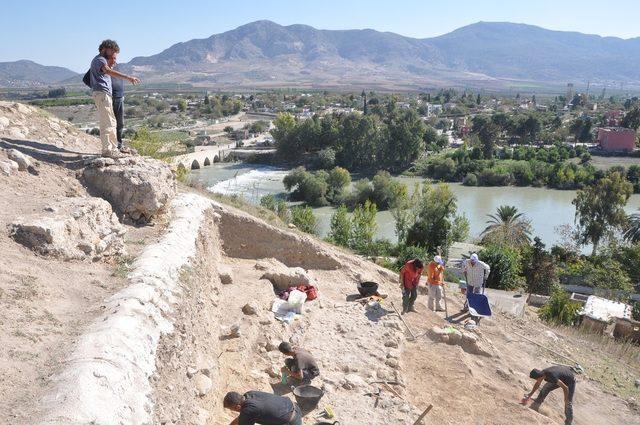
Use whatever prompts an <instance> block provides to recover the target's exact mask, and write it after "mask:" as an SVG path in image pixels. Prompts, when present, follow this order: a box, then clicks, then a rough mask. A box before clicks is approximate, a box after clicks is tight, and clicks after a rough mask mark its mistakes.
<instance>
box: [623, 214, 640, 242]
mask: <svg viewBox="0 0 640 425" xmlns="http://www.w3.org/2000/svg"><path fill="white" fill-rule="evenodd" d="M627 220H628V224H627V227H626V229H625V231H624V239H625V240H626V241H629V242H632V243H636V242H640V213H636V214H631V215H630V216H629V217H628V218H627Z"/></svg>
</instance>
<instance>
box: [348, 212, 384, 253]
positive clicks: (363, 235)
mask: <svg viewBox="0 0 640 425" xmlns="http://www.w3.org/2000/svg"><path fill="white" fill-rule="evenodd" d="M377 212H378V208H377V207H376V204H373V203H371V202H369V201H366V202H365V203H364V205H358V206H357V207H356V209H355V210H353V217H352V219H351V221H352V223H353V228H352V232H351V242H350V246H351V248H353V249H355V250H356V251H357V252H359V253H361V254H368V253H369V250H370V247H371V244H372V243H373V236H374V235H375V233H376V228H377V227H378V225H377V223H376V213H377Z"/></svg>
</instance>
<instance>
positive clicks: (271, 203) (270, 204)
mask: <svg viewBox="0 0 640 425" xmlns="http://www.w3.org/2000/svg"><path fill="white" fill-rule="evenodd" d="M260 205H261V206H262V207H263V208H266V209H268V210H269V211H273V212H276V210H277V204H276V197H275V196H273V195H271V194H269V195H265V196H263V197H262V198H260Z"/></svg>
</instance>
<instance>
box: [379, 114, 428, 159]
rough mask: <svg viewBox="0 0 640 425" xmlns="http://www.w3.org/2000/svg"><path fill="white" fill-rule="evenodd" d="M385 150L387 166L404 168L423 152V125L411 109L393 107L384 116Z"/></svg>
mask: <svg viewBox="0 0 640 425" xmlns="http://www.w3.org/2000/svg"><path fill="white" fill-rule="evenodd" d="M385 123H386V125H387V128H386V138H385V139H386V152H385V156H384V160H385V163H386V164H387V166H388V167H390V168H392V169H395V170H404V169H405V168H407V167H409V166H410V165H411V164H412V163H413V162H414V161H416V160H417V159H418V158H420V156H421V155H422V154H423V152H424V150H425V145H424V140H423V137H424V132H425V125H424V123H423V122H422V120H421V119H420V117H419V116H418V114H417V113H416V111H415V110H413V109H408V110H397V109H393V110H392V112H389V113H388V115H387V116H386V119H385Z"/></svg>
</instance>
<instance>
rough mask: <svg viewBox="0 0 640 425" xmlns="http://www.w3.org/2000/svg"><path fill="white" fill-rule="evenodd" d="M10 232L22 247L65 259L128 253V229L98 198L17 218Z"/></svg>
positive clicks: (71, 200) (61, 203) (64, 202)
mask: <svg viewBox="0 0 640 425" xmlns="http://www.w3.org/2000/svg"><path fill="white" fill-rule="evenodd" d="M9 230H10V233H11V236H12V237H13V238H14V239H15V240H16V241H17V242H19V243H21V244H22V245H24V246H26V247H28V248H30V249H32V250H34V251H36V252H38V253H40V254H43V255H51V256H54V257H60V258H63V259H66V260H82V259H90V260H96V259H99V258H101V257H104V256H111V255H121V254H124V253H125V247H124V241H123V235H124V233H125V229H124V227H123V226H122V225H121V224H120V222H119V221H118V218H117V217H116V215H115V214H114V213H113V210H112V209H111V205H109V203H108V202H106V201H104V200H102V199H98V198H81V197H78V198H66V199H63V200H61V201H58V202H56V203H55V204H53V205H49V206H48V207H46V208H45V210H44V211H42V212H41V213H36V214H33V215H31V216H27V217H22V218H20V219H17V220H16V221H14V222H13V223H12V224H11V225H10V226H9Z"/></svg>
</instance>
